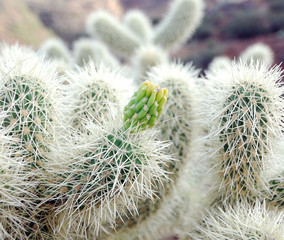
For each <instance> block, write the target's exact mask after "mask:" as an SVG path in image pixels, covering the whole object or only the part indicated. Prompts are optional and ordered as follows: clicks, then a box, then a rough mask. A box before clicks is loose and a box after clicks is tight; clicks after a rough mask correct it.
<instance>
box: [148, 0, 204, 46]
mask: <svg viewBox="0 0 284 240" xmlns="http://www.w3.org/2000/svg"><path fill="white" fill-rule="evenodd" d="M203 8H204V3H203V1H201V0H175V1H173V3H172V5H171V6H170V9H169V12H168V15H167V16H166V17H165V18H164V19H163V20H162V21H161V23H160V24H159V25H158V26H157V28H156V29H155V31H154V37H153V38H154V43H155V44H157V45H159V46H161V47H162V48H165V49H172V48H175V47H177V45H180V44H181V43H183V42H184V41H185V40H186V39H187V38H189V37H190V36H191V35H192V34H193V33H194V31H195V29H196V28H197V27H198V25H199V24H200V22H201V20H202V18H203Z"/></svg>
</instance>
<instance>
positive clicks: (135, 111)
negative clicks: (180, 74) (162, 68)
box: [124, 80, 168, 131]
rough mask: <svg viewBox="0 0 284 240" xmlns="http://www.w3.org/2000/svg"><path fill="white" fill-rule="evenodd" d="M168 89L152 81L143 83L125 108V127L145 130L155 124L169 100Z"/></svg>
mask: <svg viewBox="0 0 284 240" xmlns="http://www.w3.org/2000/svg"><path fill="white" fill-rule="evenodd" d="M167 97H168V89H166V88H160V87H159V86H157V85H154V84H153V83H151V82H150V81H148V80H147V81H145V82H144V83H142V84H141V86H140V88H139V89H138V91H137V92H135V93H134V95H133V97H132V98H131V100H130V101H129V103H128V104H127V106H126V107H125V108H124V128H125V130H127V129H128V128H130V127H131V129H132V130H131V131H133V130H134V129H137V130H145V129H147V128H151V127H153V126H154V125H155V123H156V121H157V120H158V119H159V117H160V116H161V114H162V111H163V106H164V105H165V104H166V102H167Z"/></svg>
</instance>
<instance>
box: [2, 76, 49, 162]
mask: <svg viewBox="0 0 284 240" xmlns="http://www.w3.org/2000/svg"><path fill="white" fill-rule="evenodd" d="M46 95H47V92H46V91H45V90H44V89H43V88H41V87H40V85H38V84H37V83H36V80H31V79H29V78H28V77H21V76H15V77H14V78H12V79H9V80H8V81H6V82H5V83H4V89H3V91H2V92H1V93H0V107H1V109H2V111H5V112H6V118H5V119H4V121H3V124H2V127H5V128H8V127H10V132H9V135H10V136H13V137H15V138H18V141H19V142H18V143H17V144H21V145H23V146H24V147H25V149H26V152H27V156H26V160H27V161H28V162H29V163H30V164H32V165H33V164H36V166H38V167H39V166H41V164H42V162H41V157H39V156H40V155H41V154H42V153H43V152H46V151H48V148H47V146H45V145H44V143H43V140H44V139H45V138H46V137H47V136H48V135H49V134H48V128H49V127H50V126H49V123H51V122H52V118H51V116H50V115H49V113H48V108H49V104H50V103H48V102H47V101H46ZM17 144H16V145H17ZM34 167H35V166H34Z"/></svg>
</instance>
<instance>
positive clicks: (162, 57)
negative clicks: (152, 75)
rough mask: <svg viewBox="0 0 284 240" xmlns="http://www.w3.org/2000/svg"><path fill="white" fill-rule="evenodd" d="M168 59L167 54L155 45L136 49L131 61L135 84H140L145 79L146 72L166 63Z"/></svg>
mask: <svg viewBox="0 0 284 240" xmlns="http://www.w3.org/2000/svg"><path fill="white" fill-rule="evenodd" d="M168 58H169V57H168V54H167V52H165V51H164V50H163V49H162V48H160V47H157V46H155V45H145V46H141V47H140V48H138V49H137V50H136V52H135V54H134V56H133V58H132V61H131V62H132V66H133V69H134V70H135V72H134V80H135V82H136V84H141V82H143V81H144V80H145V78H147V72H148V71H150V70H151V68H153V67H155V66H158V65H161V64H165V63H167V62H168Z"/></svg>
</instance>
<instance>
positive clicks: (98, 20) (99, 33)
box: [86, 11, 140, 56]
mask: <svg viewBox="0 0 284 240" xmlns="http://www.w3.org/2000/svg"><path fill="white" fill-rule="evenodd" d="M86 28H87V32H88V33H89V34H91V35H94V36H95V37H97V38H98V39H100V40H101V41H103V42H104V43H105V44H107V45H108V46H109V48H111V49H112V50H113V51H115V52H116V53H117V54H120V55H122V56H130V55H132V54H133V52H134V51H135V50H136V49H137V48H138V47H139V45H140V39H139V38H138V37H137V36H136V35H135V34H134V33H132V32H131V31H130V30H129V29H128V28H127V27H126V26H123V25H121V24H120V23H119V21H118V20H117V19H115V18H114V17H113V16H112V15H111V14H110V13H108V12H105V11H99V12H95V13H93V14H91V15H90V16H89V17H88V19H87V23H86Z"/></svg>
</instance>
